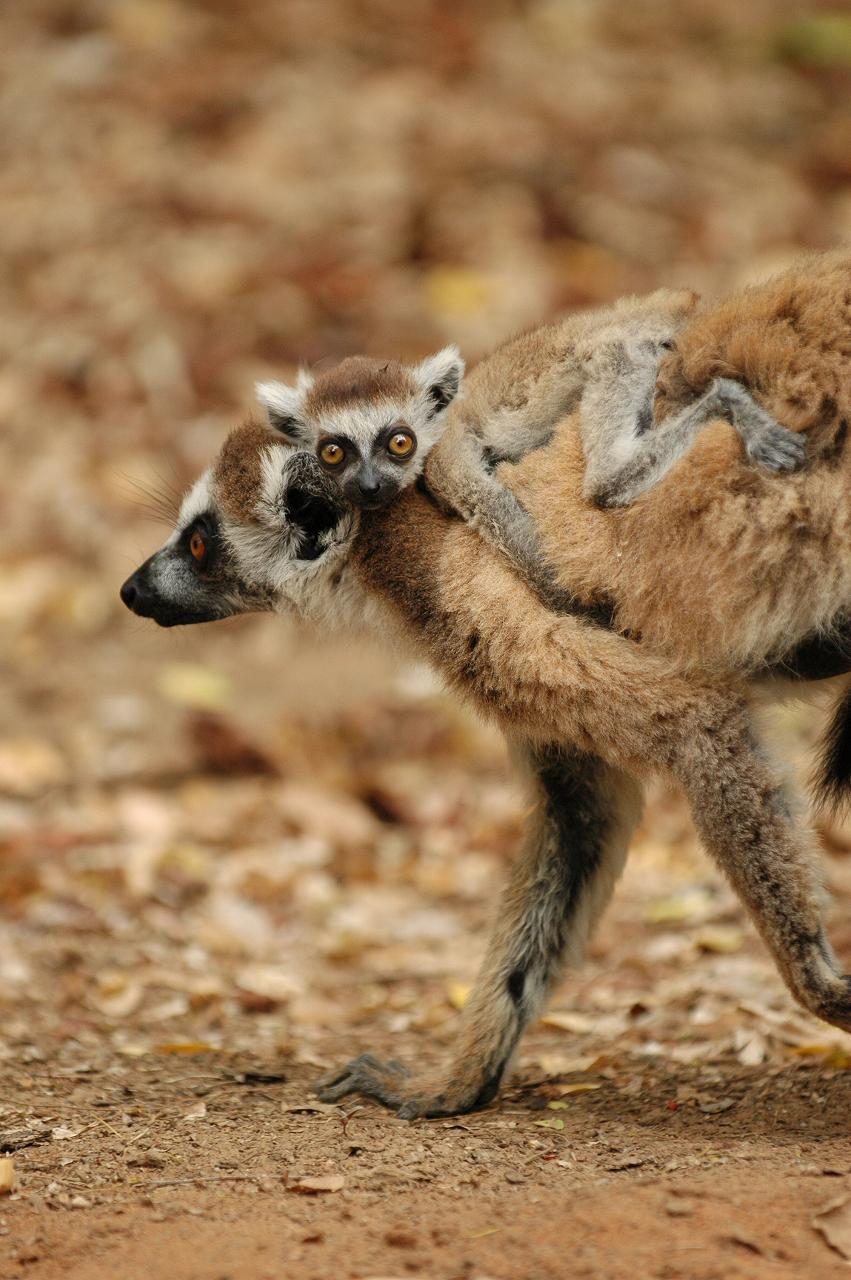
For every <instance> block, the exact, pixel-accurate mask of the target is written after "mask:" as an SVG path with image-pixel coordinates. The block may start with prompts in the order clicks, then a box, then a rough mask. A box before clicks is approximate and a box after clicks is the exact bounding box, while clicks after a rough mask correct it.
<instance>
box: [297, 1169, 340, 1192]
mask: <svg viewBox="0 0 851 1280" xmlns="http://www.w3.org/2000/svg"><path fill="white" fill-rule="evenodd" d="M345 1184H346V1179H345V1178H344V1177H343V1175H342V1174H341V1173H332V1174H329V1175H328V1176H327V1177H324V1178H299V1179H298V1180H297V1181H296V1182H293V1183H291V1184H290V1185H289V1186H288V1187H287V1191H302V1192H312V1191H341V1190H342V1189H343V1187H344V1186H345Z"/></svg>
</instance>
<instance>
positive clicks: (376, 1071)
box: [316, 1053, 410, 1107]
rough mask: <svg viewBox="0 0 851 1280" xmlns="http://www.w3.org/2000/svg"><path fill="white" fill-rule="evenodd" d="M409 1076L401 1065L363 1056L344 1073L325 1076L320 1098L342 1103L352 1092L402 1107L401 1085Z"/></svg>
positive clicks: (350, 1064)
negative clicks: (342, 1099) (341, 1099)
mask: <svg viewBox="0 0 851 1280" xmlns="http://www.w3.org/2000/svg"><path fill="white" fill-rule="evenodd" d="M409 1075H410V1073H409V1072H408V1071H407V1070H406V1069H405V1068H404V1067H403V1066H401V1065H400V1064H399V1063H398V1062H388V1063H386V1064H385V1063H383V1062H380V1061H379V1060H378V1058H374V1057H373V1056H372V1054H371V1053H362V1054H361V1055H360V1057H359V1058H353V1059H352V1061H351V1062H349V1063H347V1064H346V1066H345V1067H343V1069H342V1071H338V1072H336V1073H330V1074H329V1075H327V1076H323V1077H322V1079H321V1080H319V1081H318V1082H317V1084H316V1095H317V1097H318V1098H319V1099H320V1100H321V1101H322V1102H338V1101H339V1099H340V1098H345V1097H346V1096H347V1095H348V1094H350V1093H360V1094H363V1095H364V1097H367V1098H375V1099H376V1101H377V1102H382V1103H383V1104H384V1106H385V1107H398V1106H399V1104H400V1103H401V1101H402V1091H401V1085H402V1083H403V1081H405V1080H406V1079H408V1078H409Z"/></svg>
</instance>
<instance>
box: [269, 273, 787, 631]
mask: <svg viewBox="0 0 851 1280" xmlns="http://www.w3.org/2000/svg"><path fill="white" fill-rule="evenodd" d="M695 305H696V295H695V294H693V293H691V292H690V291H686V290H680V291H673V290H664V289H663V290H659V291H658V292H657V293H654V294H652V295H651V296H650V297H648V298H628V299H624V300H622V301H620V302H618V303H616V304H615V305H614V306H613V307H606V308H601V309H599V310H596V311H591V312H586V313H582V314H580V315H574V316H571V317H570V318H569V319H567V320H564V321H562V322H561V323H560V324H555V325H550V326H548V327H546V328H543V329H537V330H535V331H534V332H532V333H529V334H526V335H524V336H523V337H521V338H518V339H515V340H513V341H511V342H508V343H506V344H505V345H504V346H503V347H501V348H500V349H499V351H497V352H495V353H494V355H492V356H491V357H490V358H489V359H488V360H487V361H486V362H485V363H484V365H483V366H480V369H479V370H477V377H476V378H475V379H473V380H472V382H471V383H470V388H471V395H470V398H469V399H468V400H467V401H464V400H461V402H460V403H459V404H458V405H457V406H456V407H455V408H454V409H453V412H452V414H447V413H446V410H447V408H448V407H449V405H450V404H451V402H452V401H453V399H454V398H455V396H456V394H457V392H458V390H459V388H460V385H461V376H462V374H463V371H464V365H463V362H462V360H461V359H460V356H459V354H458V350H457V348H456V347H446V348H444V350H442V351H439V352H438V353H437V354H436V355H434V356H432V357H430V358H429V359H427V360H425V361H423V363H422V364H420V365H416V366H414V367H407V368H406V367H405V366H403V365H400V364H398V363H396V362H388V361H379V360H368V359H364V358H362V357H354V358H349V359H347V360H344V361H343V362H342V363H341V364H340V365H338V366H337V367H336V368H334V369H332V370H330V371H329V372H326V373H321V374H319V375H317V376H316V377H313V376H312V375H310V374H308V373H306V372H302V373H301V374H300V375H299V380H298V382H297V384H296V386H295V387H288V386H286V385H284V384H283V383H279V382H265V383H259V384H258V386H257V397H258V400H259V401H260V403H261V404H263V405H264V406H265V407H266V410H267V413H268V419H269V423H270V425H271V426H272V427H274V428H275V430H277V431H280V432H281V434H282V435H283V436H284V438H285V439H286V440H288V441H290V442H291V443H292V444H295V445H298V446H300V447H303V448H309V449H311V450H312V451H314V452H315V454H316V457H317V459H318V461H319V464H320V466H321V467H322V468H323V470H324V471H325V472H326V473H327V474H328V475H329V476H332V477H333V478H334V480H335V481H336V482H337V483H338V484H339V485H340V488H341V490H342V492H343V494H344V495H345V496H346V497H347V498H348V499H349V501H350V502H353V503H354V504H356V505H358V506H361V507H366V508H367V509H371V508H375V507H381V506H385V505H386V504H387V503H388V502H390V501H391V500H392V499H393V498H394V497H396V495H397V494H398V493H399V492H400V490H402V489H403V488H405V487H406V486H407V485H409V484H411V483H413V482H414V481H415V480H416V479H417V477H418V476H419V475H420V474H421V472H422V470H423V467H424V465H425V463H426V456H427V454H428V452H429V450H430V449H431V447H432V446H433V445H434V444H435V443H436V442H437V440H438V439H439V438H440V437H441V436H442V434H443V432H444V431H445V430H446V428H447V427H449V429H450V433H451V445H450V447H449V448H447V449H444V450H441V451H440V452H439V454H438V455H436V456H435V458H434V460H433V461H432V463H431V464H429V475H430V479H431V481H432V487H433V489H434V491H435V493H436V494H437V495H438V497H439V499H440V500H441V501H442V502H443V503H445V504H446V505H447V506H449V507H450V508H452V509H454V510H456V511H457V512H458V513H459V514H461V515H462V516H463V517H464V518H465V519H466V520H467V521H468V522H469V523H470V524H471V525H472V526H473V528H475V529H476V530H477V531H479V532H480V533H481V534H482V535H483V536H484V537H485V538H486V539H487V540H488V541H489V542H490V543H491V544H492V545H494V546H495V547H497V548H498V549H499V550H500V551H502V552H503V553H504V554H505V555H507V556H508V558H509V559H510V561H511V562H512V564H513V566H514V568H515V569H516V570H517V571H518V572H519V573H520V574H521V576H522V577H523V578H525V579H526V581H527V582H529V584H530V585H531V586H532V587H533V588H534V589H535V590H536V591H537V592H538V594H539V595H540V596H541V597H542V599H543V600H544V602H545V603H546V604H548V605H549V606H550V607H551V608H555V609H558V610H559V611H563V612H570V611H571V610H572V609H573V608H575V601H574V600H573V598H572V596H571V595H570V593H569V592H565V591H563V590H562V589H561V588H559V587H558V586H557V585H556V583H555V582H554V580H553V575H552V572H551V569H550V567H549V566H548V565H547V564H546V561H545V557H544V556H543V553H542V549H541V546H540V541H539V539H538V536H537V532H536V530H535V527H534V524H533V522H532V521H531V520H530V519H529V516H528V514H527V513H526V511H525V509H524V508H523V506H522V504H521V503H520V502H519V501H518V499H517V498H516V496H515V495H514V494H513V493H512V492H511V490H510V489H508V488H506V487H505V486H503V485H502V484H500V483H499V482H498V480H497V479H496V478H495V476H494V470H495V468H496V466H497V465H498V464H499V463H500V462H506V461H511V462H518V461H519V460H520V459H521V458H522V457H523V456H524V455H525V454H526V453H528V452H529V451H530V450H531V449H537V448H540V446H541V445H542V444H544V443H546V441H547V440H548V439H549V437H550V436H551V434H552V431H553V428H554V426H555V424H556V423H557V422H558V421H559V420H560V419H561V418H563V417H564V416H565V414H568V413H571V412H572V411H573V410H574V409H575V408H576V407H577V405H578V406H579V411H580V423H581V431H582V442H583V448H584V452H585V486H584V489H585V493H586V495H587V496H588V498H589V499H590V500H591V501H593V502H595V503H596V504H597V505H599V506H620V505H623V504H626V503H628V502H631V501H632V500H633V499H634V498H635V497H637V496H638V494H640V493H643V492H644V491H645V490H647V489H648V488H650V487H651V486H652V485H653V484H655V483H656V482H657V481H658V480H659V479H661V477H662V476H663V475H664V474H665V473H666V472H667V471H668V470H669V469H670V467H671V466H673V465H674V463H675V462H676V461H677V460H678V459H679V458H681V457H682V455H683V454H684V453H685V452H686V450H687V449H688V448H689V447H690V445H691V443H692V441H693V440H694V438H695V436H696V435H697V434H698V432H699V431H700V430H701V429H702V428H703V427H704V426H706V425H707V423H709V422H711V421H713V420H717V419H719V418H720V419H724V420H726V421H727V422H729V423H730V424H731V425H732V426H733V427H734V428H735V430H736V431H737V432H738V435H739V436H740V438H741V440H742V443H743V445H744V450H745V456H746V457H747V458H748V459H749V460H750V461H752V462H757V463H761V464H762V465H764V466H765V467H767V468H768V469H769V470H773V471H781V470H790V469H792V468H793V467H794V466H795V465H796V464H797V463H798V462H799V461H800V459H801V457H802V455H803V447H804V442H803V439H802V437H801V436H799V435H795V434H793V433H792V432H790V431H787V430H786V429H785V428H784V427H781V426H779V425H778V424H777V422H775V421H774V419H773V418H772V417H771V416H770V415H769V414H767V413H766V412H765V410H764V409H762V408H761V407H760V406H759V405H758V404H757V403H756V402H755V401H754V400H753V398H752V397H751V396H750V395H749V393H748V391H747V390H746V389H745V387H743V386H742V385H741V383H739V382H735V381H733V380H732V379H730V378H724V377H716V378H714V379H713V381H712V383H711V385H710V386H709V388H708V389H707V390H706V391H704V392H703V394H701V395H700V396H699V397H697V399H695V400H694V402H693V403H689V404H686V405H684V406H683V407H682V408H680V409H679V410H678V411H677V413H676V414H674V415H672V416H671V417H670V419H669V420H667V421H666V422H665V424H664V428H663V429H656V430H653V429H652V428H653V393H654V389H655V383H656V373H657V368H658V364H659V357H660V355H661V354H662V353H663V352H664V351H665V350H666V349H670V348H671V347H672V346H673V340H674V337H675V334H676V332H677V330H678V328H679V327H680V326H681V325H682V323H683V321H684V320H685V319H686V317H687V316H689V315H690V314H692V312H693V311H694V308H695Z"/></svg>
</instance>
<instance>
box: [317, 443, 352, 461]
mask: <svg viewBox="0 0 851 1280" xmlns="http://www.w3.org/2000/svg"><path fill="white" fill-rule="evenodd" d="M319 456H320V458H321V459H322V461H323V462H324V463H325V466H326V467H339V465H340V463H341V462H342V461H343V459H344V458H345V456H346V451H345V449H344V448H343V447H342V446H341V445H339V444H335V443H334V441H333V440H329V441H328V443H327V444H323V446H322V448H321V449H320V450H319Z"/></svg>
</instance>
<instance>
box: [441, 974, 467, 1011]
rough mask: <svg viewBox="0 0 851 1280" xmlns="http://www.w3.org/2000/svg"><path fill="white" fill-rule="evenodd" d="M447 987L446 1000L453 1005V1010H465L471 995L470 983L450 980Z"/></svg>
mask: <svg viewBox="0 0 851 1280" xmlns="http://www.w3.org/2000/svg"><path fill="white" fill-rule="evenodd" d="M445 986H446V999H447V1000H448V1001H449V1003H450V1004H451V1005H452V1008H453V1009H463V1008H464V1005H465V1004H466V1003H467V997H468V995H469V994H470V983H469V982H458V981H457V979H455V978H448V979H447V981H446V984H445Z"/></svg>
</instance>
